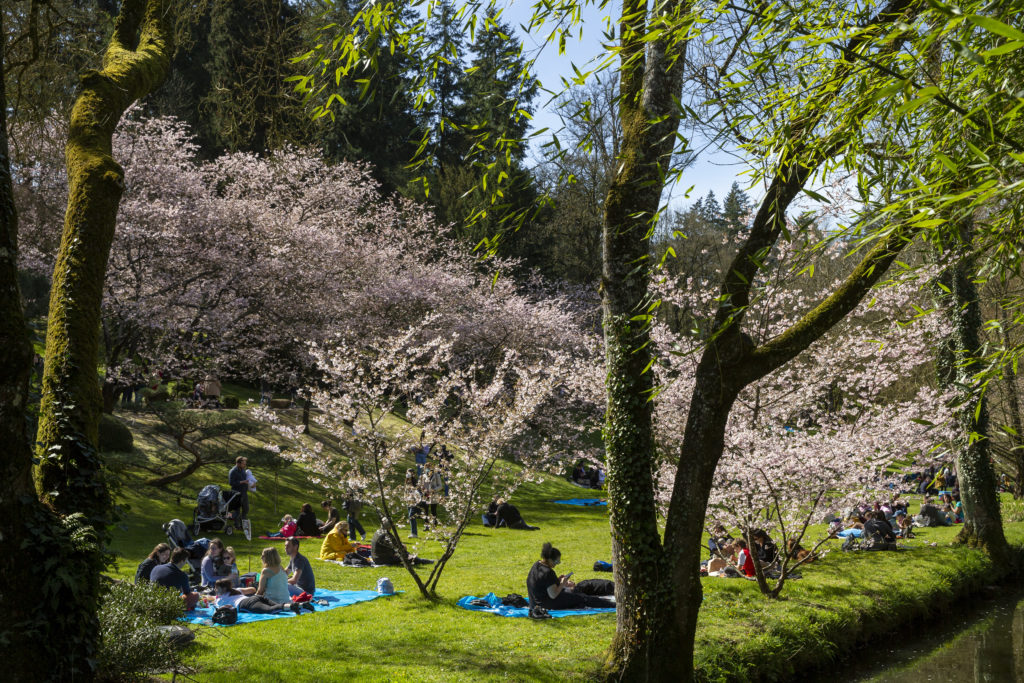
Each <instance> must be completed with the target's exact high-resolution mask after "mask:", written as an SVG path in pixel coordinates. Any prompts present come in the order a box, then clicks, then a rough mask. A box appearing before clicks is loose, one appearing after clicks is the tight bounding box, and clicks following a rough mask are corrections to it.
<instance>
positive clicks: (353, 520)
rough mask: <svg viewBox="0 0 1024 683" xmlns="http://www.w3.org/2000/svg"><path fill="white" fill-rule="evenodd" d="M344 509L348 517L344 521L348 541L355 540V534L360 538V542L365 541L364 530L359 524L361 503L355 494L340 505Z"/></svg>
mask: <svg viewBox="0 0 1024 683" xmlns="http://www.w3.org/2000/svg"><path fill="white" fill-rule="evenodd" d="M342 507H344V508H345V512H346V513H347V514H348V516H347V517H346V518H345V521H346V522H348V537H349V539H350V540H353V541H354V540H356V532H357V531H358V532H359V535H360V536H362V540H364V541H365V540H366V529H364V528H363V525H362V524H360V523H359V512H360V511H361V510H362V509H363V503H362V501H361V500H359V499H358V498H356V496H355V494H352V495H350V496H349V497H348V498H347V499H346V500H345V503H344V504H343V505H342Z"/></svg>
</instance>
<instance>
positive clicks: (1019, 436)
mask: <svg viewBox="0 0 1024 683" xmlns="http://www.w3.org/2000/svg"><path fill="white" fill-rule="evenodd" d="M999 318H1000V321H1001V322H1002V325H1000V326H999V331H1000V333H1001V335H1002V342H1003V348H1004V349H1010V348H1013V347H1012V346H1011V341H1010V330H1009V327H1010V320H1009V316H1008V315H1007V313H1006V309H1005V308H1004V307H1003V306H999ZM1003 391H1005V392H1006V412H1007V414H1008V417H1009V418H1010V427H1011V428H1012V429H1013V432H1014V433H1013V434H1011V435H1010V457H1009V460H1010V464H1011V465H1012V467H1013V497H1014V498H1016V499H1018V500H1020V498H1021V497H1024V420H1021V414H1020V392H1019V391H1018V390H1017V371H1016V368H1013V367H1010V368H1004V369H1003Z"/></svg>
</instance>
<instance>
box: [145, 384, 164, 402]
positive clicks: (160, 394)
mask: <svg viewBox="0 0 1024 683" xmlns="http://www.w3.org/2000/svg"><path fill="white" fill-rule="evenodd" d="M142 397H143V398H144V399H145V401H146V403H163V402H165V401H169V400H170V399H171V394H170V392H168V391H167V389H166V387H159V388H157V389H146V390H144V391H143V392H142Z"/></svg>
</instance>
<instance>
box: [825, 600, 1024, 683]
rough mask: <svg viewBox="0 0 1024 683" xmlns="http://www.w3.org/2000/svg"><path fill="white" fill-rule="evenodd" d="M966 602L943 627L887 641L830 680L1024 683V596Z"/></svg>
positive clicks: (849, 682) (860, 655)
mask: <svg viewBox="0 0 1024 683" xmlns="http://www.w3.org/2000/svg"><path fill="white" fill-rule="evenodd" d="M967 603H968V604H970V605H971V609H970V610H969V611H968V612H965V613H963V614H960V615H959V616H945V617H942V618H941V621H942V622H943V623H941V624H935V625H932V626H929V627H927V628H923V629H922V628H918V629H914V628H911V629H909V630H908V631H907V632H905V633H904V634H903V635H902V636H895V637H893V636H888V637H886V638H884V639H883V640H882V642H881V646H880V647H869V648H867V649H865V650H863V651H861V652H860V653H858V654H857V655H855V656H854V657H853V659H852V660H851V661H850V662H848V663H847V664H846V665H845V666H844V667H843V668H841V669H840V670H839V671H838V672H834V673H833V674H831V675H830V676H829V677H828V680H829V681H831V682H832V683H854V682H856V683H866V682H868V681H871V682H872V683H883V682H884V683H910V682H911V681H913V683H921V682H922V681H942V682H943V683H946V682H949V683H960V682H961V681H963V682H964V683H1016V682H1019V683H1024V592H1014V593H1011V594H1010V595H1008V596H1004V597H1001V598H998V599H993V600H983V599H982V600H979V599H969V600H968V601H967ZM918 634H920V635H918ZM823 680H824V679H823Z"/></svg>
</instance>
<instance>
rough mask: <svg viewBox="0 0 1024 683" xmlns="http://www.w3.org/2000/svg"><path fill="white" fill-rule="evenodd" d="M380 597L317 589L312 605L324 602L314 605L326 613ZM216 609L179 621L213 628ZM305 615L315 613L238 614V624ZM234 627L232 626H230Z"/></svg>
mask: <svg viewBox="0 0 1024 683" xmlns="http://www.w3.org/2000/svg"><path fill="white" fill-rule="evenodd" d="M379 597H381V594H380V593H378V592H377V591H371V590H366V591H331V590H326V589H324V588H318V589H317V590H316V593H315V594H314V595H313V603H314V604H316V603H317V601H318V600H326V601H327V604H326V605H319V604H317V605H316V611H317V612H326V611H327V610H331V609H334V608H336V607H347V606H349V605H354V604H356V603H357V602H366V601H367V600H375V599H377V598H379ZM215 609H216V608H215V607H213V606H210V607H197V608H195V609H194V610H192V611H191V612H187V613H186V614H185V616H184V617H182V618H181V621H186V622H188V623H191V624H203V625H205V626H214V625H215V624H214V623H213V612H214V610H215ZM306 614H315V612H307V611H306V610H303V611H302V613H301V614H295V613H294V612H292V611H290V610H284V611H283V612H278V613H277V614H253V613H252V612H242V611H239V612H238V623H239V624H248V623H249V622H253V621H269V620H270V619H294V618H296V617H299V616H303V615H306ZM223 625H224V624H216V626H223ZM232 626H234V624H232Z"/></svg>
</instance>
